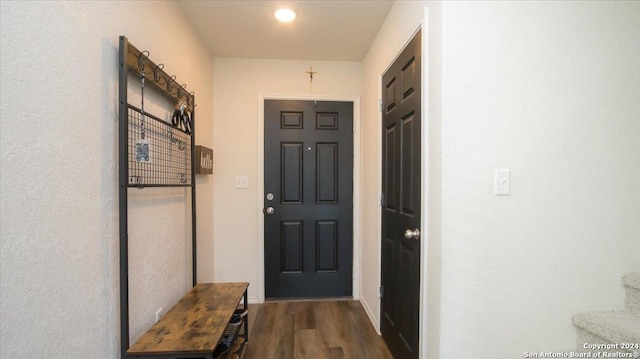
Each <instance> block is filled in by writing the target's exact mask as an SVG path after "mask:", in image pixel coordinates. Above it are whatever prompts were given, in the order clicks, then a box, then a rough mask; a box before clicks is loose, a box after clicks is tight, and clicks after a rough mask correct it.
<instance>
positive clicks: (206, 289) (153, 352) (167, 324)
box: [126, 282, 249, 359]
mask: <svg viewBox="0 0 640 359" xmlns="http://www.w3.org/2000/svg"><path fill="white" fill-rule="evenodd" d="M248 287H249V283H246V282H243V283H202V284H198V285H196V286H195V287H193V288H191V289H190V290H189V292H188V293H187V294H186V295H185V296H184V297H182V299H180V301H179V302H178V303H177V304H176V305H175V306H173V308H171V310H169V311H168V312H167V313H166V314H165V315H164V316H163V317H162V318H161V319H160V320H159V321H158V322H157V323H156V324H154V325H153V326H152V327H151V329H149V330H148V331H147V332H146V333H145V334H144V335H143V336H142V337H140V339H138V341H137V342H136V343H135V344H134V345H132V346H131V347H130V348H129V349H128V350H127V354H126V357H127V358H194V359H195V358H204V359H216V358H218V357H219V356H218V353H219V351H220V350H219V349H220V348H218V344H219V343H220V341H221V339H222V338H223V334H224V335H226V334H227V333H225V329H226V328H227V325H228V324H229V321H230V320H231V317H232V316H233V314H234V311H235V310H236V309H237V308H238V306H239V305H240V302H241V300H243V298H244V300H243V304H242V305H243V309H247V288H248ZM242 326H244V329H243V330H238V332H237V334H238V335H240V336H242V337H243V338H244V344H243V347H242V348H241V350H240V357H242V354H243V353H244V350H245V348H246V345H247V343H248V342H249V329H248V315H247V316H245V317H244V318H243V319H242ZM238 329H239V328H238ZM216 348H218V352H216ZM228 354H230V353H226V354H225V355H224V356H222V358H226V357H227V355H228Z"/></svg>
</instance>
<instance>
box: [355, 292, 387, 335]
mask: <svg viewBox="0 0 640 359" xmlns="http://www.w3.org/2000/svg"><path fill="white" fill-rule="evenodd" d="M360 303H361V304H362V307H363V308H364V311H365V313H367V316H368V317H369V320H370V321H371V324H373V328H374V329H375V330H376V333H378V335H382V333H381V332H380V324H379V323H378V320H377V319H376V317H375V315H373V311H372V310H371V308H370V307H369V304H368V303H367V301H366V300H365V299H364V297H360Z"/></svg>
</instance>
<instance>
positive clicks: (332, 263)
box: [264, 100, 353, 298]
mask: <svg viewBox="0 0 640 359" xmlns="http://www.w3.org/2000/svg"><path fill="white" fill-rule="evenodd" d="M264 136H265V138H264V151H265V152H264V192H265V198H264V208H265V214H264V216H265V217H264V241H265V243H264V245H265V246H264V247H265V250H264V253H265V261H264V262H265V296H266V297H267V298H295V297H342V296H351V294H352V271H353V268H352V267H353V265H352V262H353V103H351V102H327V101H317V102H316V101H288V100H287V101H285V100H266V101H265V103H264Z"/></svg>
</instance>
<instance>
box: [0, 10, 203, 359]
mask: <svg viewBox="0 0 640 359" xmlns="http://www.w3.org/2000/svg"><path fill="white" fill-rule="evenodd" d="M0 6H1V10H2V17H1V52H2V55H1V57H0V58H1V74H2V81H1V86H2V91H1V104H2V109H1V111H2V112H1V116H0V117H1V128H0V146H1V153H2V158H1V166H0V167H1V168H0V173H1V176H2V177H1V189H0V199H1V204H0V210H1V214H2V216H1V225H0V233H1V236H0V237H1V258H0V262H1V263H0V266H1V276H2V282H1V285H0V298H1V306H0V317H1V318H2V323H1V339H0V357H2V358H35V357H39V356H42V355H46V356H47V357H49V358H116V357H119V340H120V335H119V332H120V330H119V297H118V295H119V281H118V199H117V198H118V197H117V196H118V191H117V168H118V164H117V108H118V107H117V94H118V81H117V80H118V64H117V56H118V36H119V35H126V36H128V37H129V40H130V41H131V42H132V43H133V44H134V45H136V46H138V47H139V48H144V49H148V50H149V51H150V52H151V56H152V58H153V59H154V60H156V61H158V62H164V64H165V65H166V69H167V70H168V71H169V72H171V73H173V74H176V75H177V77H178V80H180V81H181V82H185V83H187V84H188V85H189V87H188V89H189V90H191V91H195V92H196V95H197V101H198V108H197V110H198V124H199V127H198V133H197V135H198V140H197V142H198V143H199V144H205V145H208V146H212V134H211V128H212V124H211V117H212V107H211V102H212V100H211V99H212V96H213V92H212V91H213V90H212V86H213V84H212V76H213V74H212V72H213V66H212V60H211V58H210V57H209V55H208V53H207V52H206V50H205V49H204V47H203V46H202V45H201V44H200V43H199V41H198V40H197V38H196V37H195V36H194V34H193V33H192V31H191V29H190V27H189V25H188V23H187V22H186V20H185V19H184V18H183V17H182V15H181V13H180V10H179V9H178V7H177V6H176V5H175V4H174V3H173V2H164V1H153V2H146V1H139V2H122V1H113V2H108V1H101V2H79V1H74V2H54V1H42V2H37V1H28V2H27V1H22V2H18V1H15V2H14V1H2V2H1V5H0ZM158 25H160V26H158ZM185 53H186V54H190V56H185V55H184V54H185ZM131 85H132V86H134V84H131ZM132 91H135V89H132ZM134 98H135V97H134ZM150 98H151V97H150ZM132 101H133V100H132ZM149 101H150V102H149V103H148V106H149V108H152V103H153V102H156V105H160V101H159V100H157V101H153V100H151V99H150V100H149ZM145 105H147V104H145ZM154 111H160V109H159V108H158V109H157V110H154ZM156 114H157V115H159V116H160V117H163V114H162V113H156ZM198 181H199V182H198V183H199V184H202V185H203V190H202V192H204V193H207V191H208V192H209V193H211V188H210V187H211V183H210V180H208V179H206V178H204V179H200V178H199V179H198ZM207 187H209V188H207ZM187 193H188V192H185V191H184V190H160V189H158V190H144V191H138V190H132V192H131V195H132V196H131V199H130V200H131V217H130V221H131V228H130V241H131V247H130V249H131V254H132V256H135V257H134V258H132V262H131V265H132V276H131V280H132V282H131V284H132V285H131V303H132V307H131V315H132V318H131V323H132V336H136V335H139V333H141V332H142V331H143V330H144V329H145V328H146V327H148V326H149V325H150V323H151V322H152V320H153V315H154V312H155V309H157V307H159V306H164V307H165V309H167V308H168V307H170V306H171V304H172V303H173V302H175V300H176V298H178V297H180V296H181V295H182V294H183V293H184V291H185V290H186V288H188V287H189V286H190V282H191V273H190V252H189V243H188V237H187V235H188V233H189V231H190V228H189V225H190V222H189V220H188V219H189V213H188V209H189V208H190V205H189V198H188V195H187ZM198 201H199V202H198V205H199V208H200V210H203V212H202V213H203V214H202V215H201V218H200V221H201V223H203V225H202V226H201V225H199V228H198V233H200V234H201V238H203V239H204V240H206V239H207V238H208V240H209V242H211V241H212V231H213V229H212V225H211V221H210V220H207V218H206V216H210V215H211V208H212V201H211V199H210V197H209V199H208V200H207V199H202V203H201V202H200V201H201V199H200V198H199V199H198ZM203 216H205V218H202V217H203ZM209 248H211V245H209ZM210 260H211V254H210V253H209V264H211V262H210ZM203 263H205V264H206V261H203ZM212 269H213V266H212V265H209V266H208V268H207V266H204V267H203V268H202V272H203V273H204V275H203V276H205V277H206V276H207V275H208V276H209V278H211V277H212V274H211V273H212Z"/></svg>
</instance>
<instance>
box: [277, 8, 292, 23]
mask: <svg viewBox="0 0 640 359" xmlns="http://www.w3.org/2000/svg"><path fill="white" fill-rule="evenodd" d="M295 18H296V13H295V12H293V10H291V9H287V8H282V9H278V10H277V11H276V19H278V21H280V22H291V21H293V19H295Z"/></svg>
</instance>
